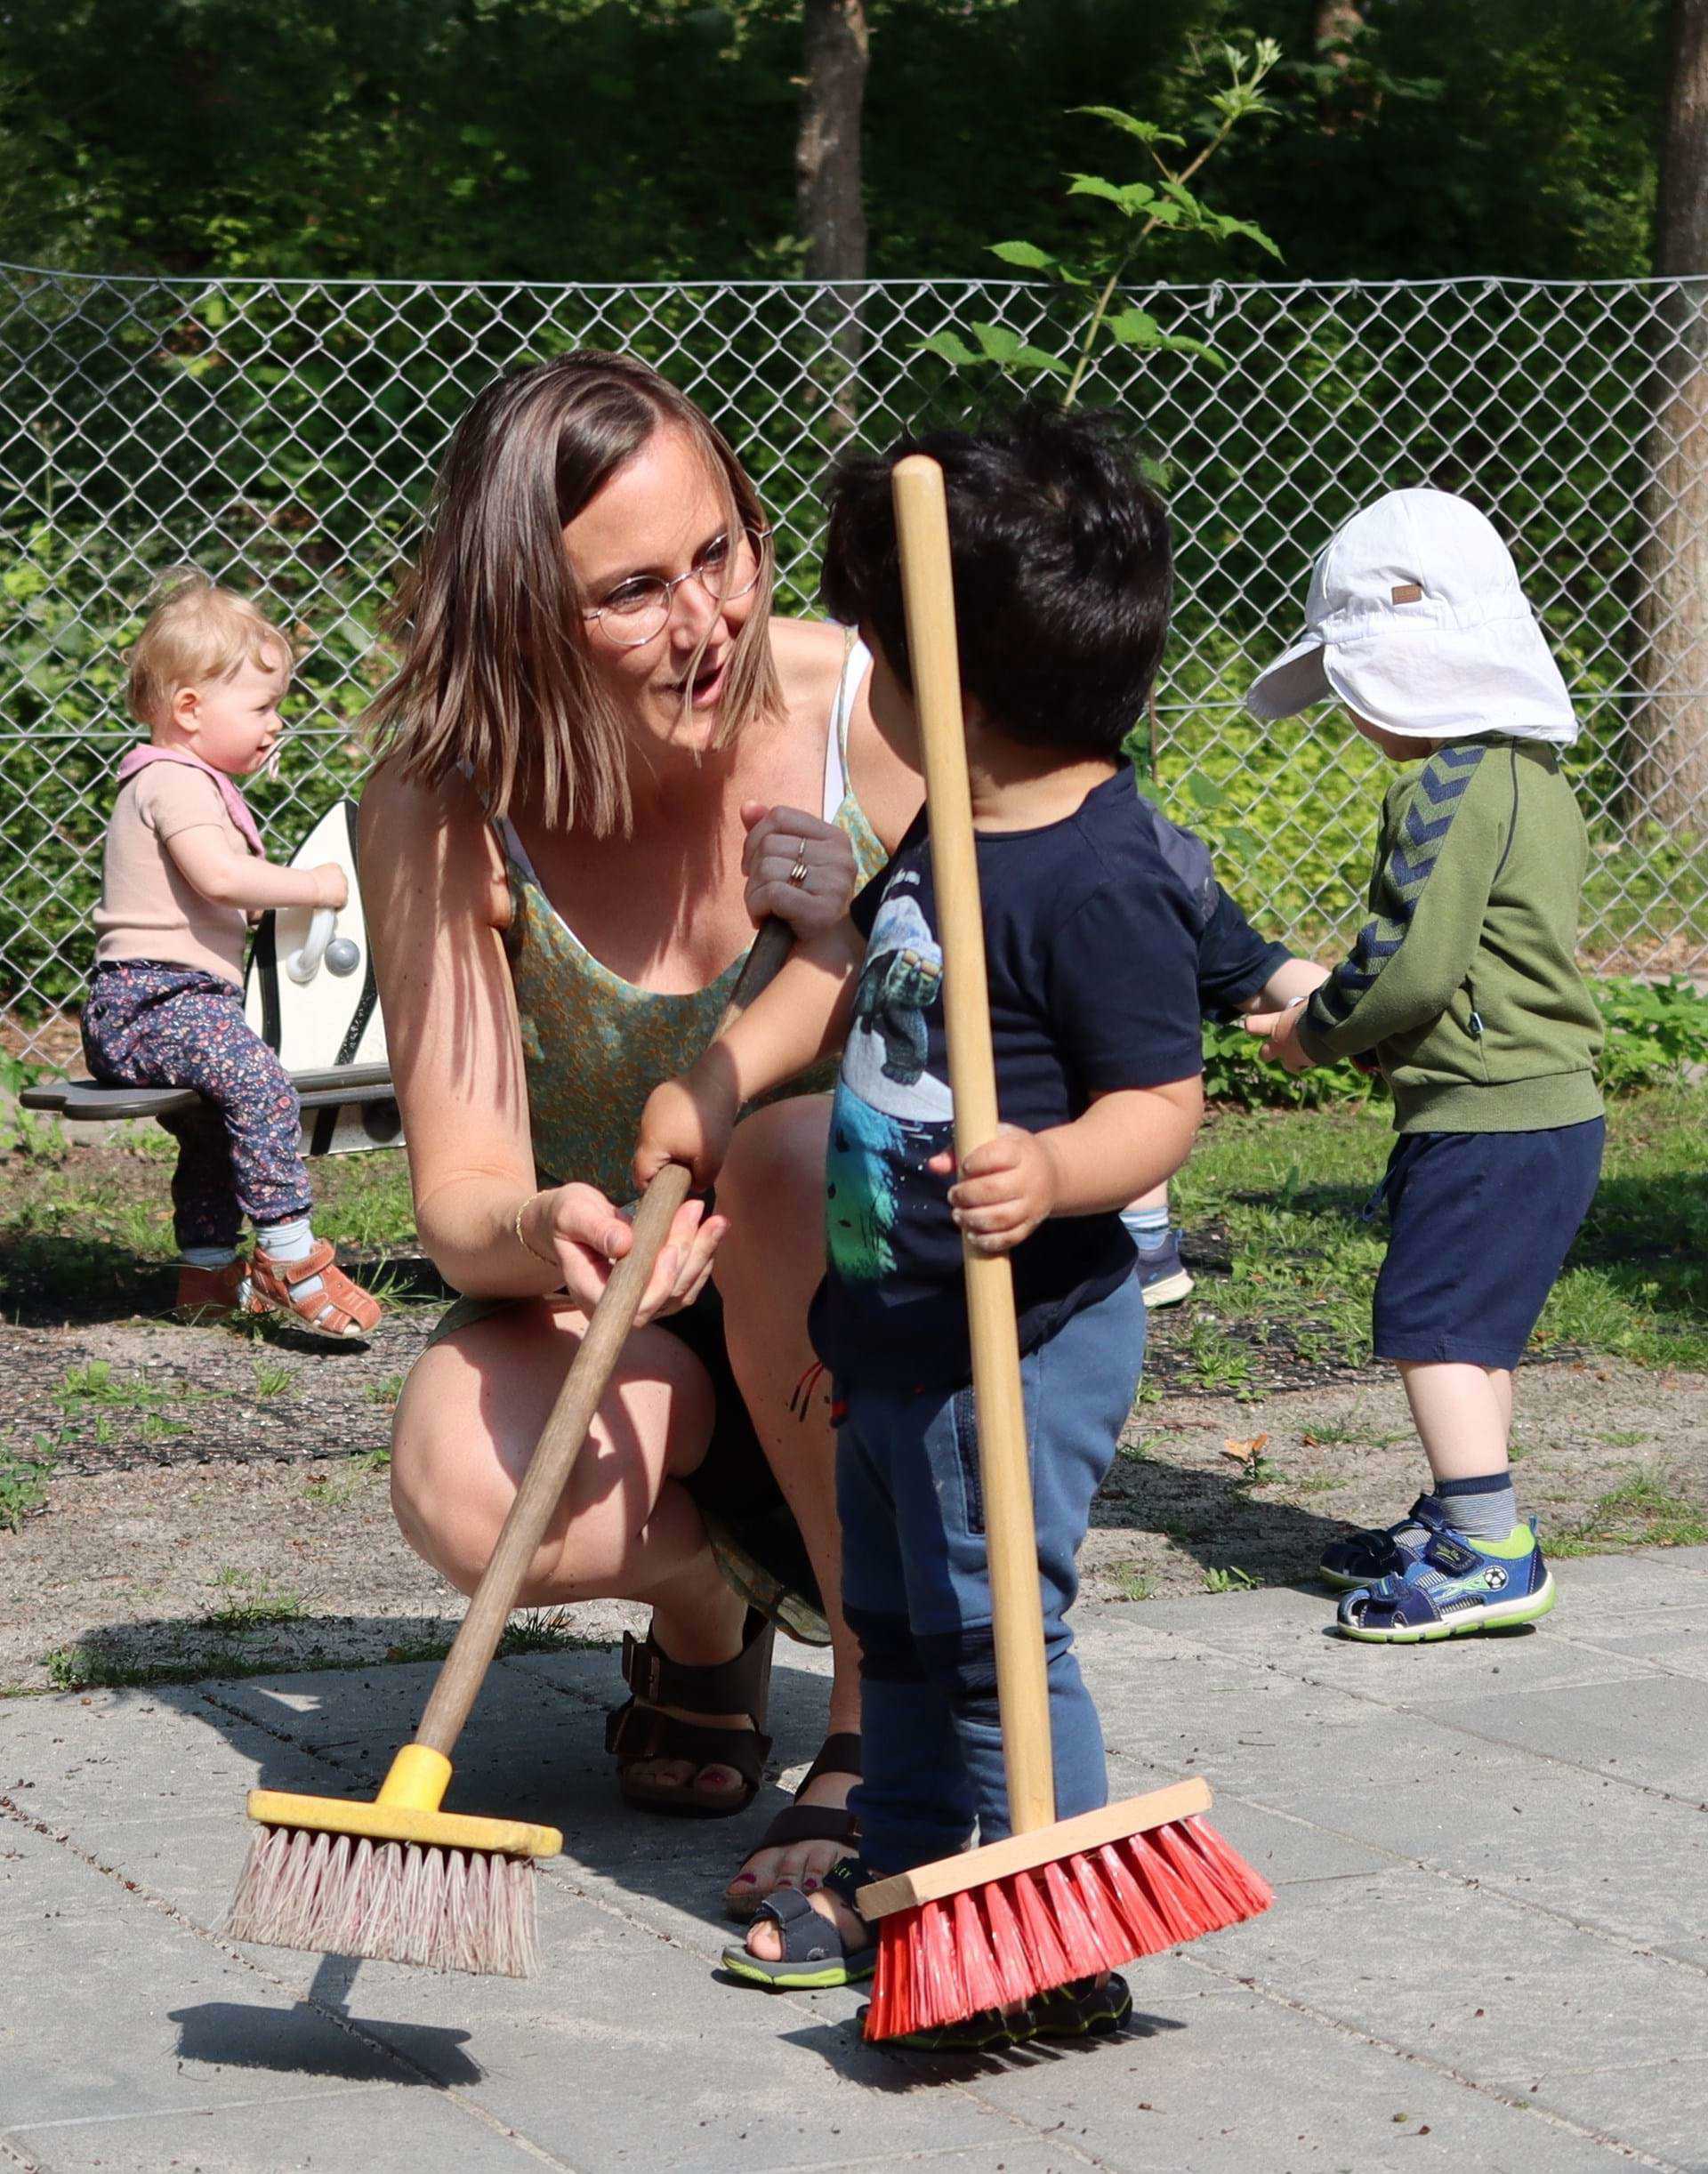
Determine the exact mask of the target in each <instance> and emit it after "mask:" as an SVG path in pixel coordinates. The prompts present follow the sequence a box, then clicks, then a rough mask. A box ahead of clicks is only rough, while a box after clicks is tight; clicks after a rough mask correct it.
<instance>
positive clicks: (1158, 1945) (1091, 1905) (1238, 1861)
mask: <svg viewBox="0 0 1708 2174" xmlns="http://www.w3.org/2000/svg"><path fill="white" fill-rule="evenodd" d="M1273 1900H1274V1896H1272V1895H1271V1893H1270V1891H1269V1887H1268V1885H1267V1884H1266V1883H1265V1882H1264V1881H1263V1880H1261V1879H1260V1878H1259V1876H1258V1875H1257V1873H1256V1872H1253V1870H1252V1868H1251V1867H1250V1865H1248V1864H1245V1862H1244V1860H1243V1859H1242V1858H1241V1857H1240V1856H1238V1855H1237V1853H1236V1852H1235V1851H1234V1850H1232V1849H1231V1848H1229V1846H1228V1844H1227V1843H1226V1842H1225V1841H1224V1840H1222V1838H1221V1835H1220V1834H1218V1833H1217V1832H1216V1831H1215V1829H1214V1828H1213V1827H1211V1826H1208V1825H1206V1824H1204V1821H1203V1820H1202V1819H1201V1818H1198V1817H1196V1816H1193V1817H1191V1818H1189V1819H1184V1820H1172V1821H1170V1822H1169V1823H1168V1824H1165V1825H1163V1826H1159V1827H1152V1828H1150V1829H1148V1831H1147V1832H1144V1833H1142V1834H1132V1835H1128V1836H1127V1837H1126V1838H1125V1839H1124V1840H1120V1841H1116V1842H1108V1843H1106V1844H1105V1845H1104V1846H1103V1847H1102V1848H1100V1849H1097V1850H1095V1851H1092V1852H1090V1853H1088V1854H1084V1855H1076V1856H1067V1857H1064V1858H1059V1859H1057V1860H1056V1861H1054V1862H1052V1863H1051V1864H1043V1865H1041V1866H1039V1867H1037V1868H1036V1869H1035V1870H1034V1871H1030V1872H1015V1873H1012V1874H1011V1875H1010V1877H1009V1878H1007V1879H1006V1880H989V1881H987V1883H986V1884H985V1885H984V1886H983V1887H978V1888H963V1890H962V1891H961V1892H960V1893H958V1894H956V1895H954V1896H950V1897H948V1898H947V1899H946V1900H945V1901H942V1902H928V1903H920V1904H916V1905H915V1906H914V1908H913V1909H911V1910H898V1911H896V1912H893V1913H892V1914H891V1915H890V1916H888V1917H885V1918H882V1919H880V1920H879V1924H878V1968H877V1974H876V1976H875V1977H874V1979H873V1984H872V2005H871V2007H870V2008H869V2009H867V2011H866V2036H867V2038H869V2039H881V2038H896V2037H899V2036H901V2035H902V2034H904V2033H907V2032H910V2031H927V2030H933V2029H936V2028H939V2026H941V2025H944V2024H949V2023H959V2022H962V2021H964V2020H965V2019H966V2018H967V2017H971V2016H976V2015H979V2014H980V2013H981V2012H983V2011H984V2010H986V2009H992V2008H1014V2007H1019V2006H1021V2005H1023V2004H1024V2003H1025V2002H1026V2001H1028V2000H1030V1999H1031V1998H1032V1997H1033V1996H1034V1995H1035V1994H1036V1993H1048V1992H1050V1991H1051V1989H1052V1988H1053V1987H1055V1986H1058V1985H1068V1984H1071V1983H1072V1982H1073V1981H1074V1980H1075V1979H1076V1978H1082V1977H1094V1976H1095V1975H1096V1974H1097V1973H1098V1972H1099V1971H1100V1970H1112V1969H1116V1966H1117V1965H1119V1964H1121V1963H1124V1962H1132V1961H1134V1960H1135V1959H1136V1958H1138V1957H1139V1956H1140V1955H1155V1954H1160V1953H1163V1952H1164V1950H1165V1949H1167V1948H1171V1947H1177V1946H1179V1945H1180V1944H1181V1943H1182V1942H1183V1941H1187V1940H1196V1939H1198V1938H1200V1937H1201V1936H1203V1935H1204V1933H1207V1932H1220V1931H1221V1930H1223V1929H1224V1928H1226V1927H1228V1926H1229V1925H1237V1924H1238V1923H1239V1922H1240V1921H1241V1920H1242V1919H1245V1918H1248V1917H1255V1916H1257V1914H1258V1913H1259V1912H1261V1911H1263V1910H1267V1909H1268V1907H1269V1904H1270V1903H1271V1902H1272V1901H1273Z"/></svg>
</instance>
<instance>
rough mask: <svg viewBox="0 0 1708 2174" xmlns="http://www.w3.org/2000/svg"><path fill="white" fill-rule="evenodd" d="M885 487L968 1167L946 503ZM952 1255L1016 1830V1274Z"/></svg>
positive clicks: (1028, 1647)
mask: <svg viewBox="0 0 1708 2174" xmlns="http://www.w3.org/2000/svg"><path fill="white" fill-rule="evenodd" d="M893 489H894V495H895V507H896V526H897V529H898V533H899V536H900V542H901V584H902V598H903V601H904V603H905V605H906V613H907V654H908V658H909V661H910V662H911V664H912V666H913V675H914V704H915V706H916V707H917V709H918V712H919V721H920V729H921V737H922V741H923V744H924V756H925V799H926V802H927V805H928V807H929V809H930V811H931V873H932V876H933V879H934V881H935V884H936V889H937V926H938V935H939V938H940V940H941V942H942V946H943V1007H944V1019H945V1023H946V1025H947V1029H948V1038H949V1086H950V1088H951V1090H952V1091H953V1093H954V1096H955V1154H956V1155H957V1157H958V1158H959V1160H961V1161H962V1162H965V1160H966V1158H967V1156H968V1155H971V1153H972V1151H973V1149H974V1148H975V1147H983V1146H984V1145H985V1143H986V1141H987V1140H988V1139H991V1137H992V1136H993V1135H994V1134H995V1131H996V1126H997V1116H996V1067H995V1060H994V1059H993V1057H992V1054H991V1043H990V999H989V994H988V990H987V984H986V979H985V933H984V924H983V920H982V917H981V915H980V913H979V860H978V854H977V850H976V848H975V846H974V843H973V833H972V795H971V787H970V786H969V785H968V782H967V741H966V728H965V725H964V723H963V718H962V714H961V668H960V662H959V658H958V656H957V653H956V648H955V587H954V581H953V577H952V572H951V567H950V560H949V520H948V506H947V500H946V498H945V495H944V489H943V471H942V470H941V469H940V468H939V466H938V464H937V463H936V462H935V461H933V460H930V459H928V458H927V457H926V456H925V455H922V454H913V455H909V456H908V457H907V458H906V460H902V461H898V462H897V463H896V467H895V471H894V477H893ZM961 1252H962V1258H963V1261H964V1262H965V1265H966V1276H967V1317H968V1325H969V1327H970V1330H971V1342H972V1389H973V1400H974V1404H975V1405H976V1408H977V1412H978V1419H979V1476H980V1478H981V1481H982V1483H983V1487H984V1496H985V1532H986V1538H987V1543H988V1547H989V1554H990V1591H991V1601H992V1608H993V1614H994V1618H995V1641H996V1692H997V1701H998V1704H999V1706H1000V1708H1001V1711H1002V1723H1003V1764H1004V1766H1005V1767H1006V1769H1007V1774H1008V1810H1009V1819H1010V1822H1011V1825H1012V1827H1013V1831H1014V1832H1015V1833H1017V1834H1027V1833H1030V1832H1032V1831H1033V1829H1035V1828H1036V1827H1047V1826H1049V1825H1051V1824H1052V1823H1053V1822H1054V1819H1055V1816H1056V1792H1055V1775H1054V1769H1053V1766H1052V1762H1051V1755H1050V1694H1049V1686H1048V1683H1047V1680H1046V1678H1045V1674H1044V1659H1043V1598H1042V1594H1041V1592H1040V1589H1039V1582H1038V1543H1037V1526H1036V1523H1035V1518H1034V1515H1033V1510H1032V1475H1031V1469H1030V1467H1029V1465H1028V1463H1027V1447H1026V1406H1025V1403H1024V1401H1023V1398H1022V1396H1021V1391H1020V1354H1019V1332H1018V1330H1017V1327H1016V1325H1015V1319H1014V1274H1013V1269H1012V1268H1011V1265H1010V1262H1009V1260H1008V1257H1007V1255H1006V1254H1001V1255H993V1254H987V1253H977V1252H974V1251H973V1250H972V1247H971V1245H970V1244H968V1242H967V1240H966V1238H965V1236H963V1238H962V1241H961Z"/></svg>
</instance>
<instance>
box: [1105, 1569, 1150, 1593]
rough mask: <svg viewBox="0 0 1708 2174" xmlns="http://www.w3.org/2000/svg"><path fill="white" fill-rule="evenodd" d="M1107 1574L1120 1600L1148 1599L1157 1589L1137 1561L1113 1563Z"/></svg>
mask: <svg viewBox="0 0 1708 2174" xmlns="http://www.w3.org/2000/svg"><path fill="white" fill-rule="evenodd" d="M1107 1576H1108V1581H1109V1584H1110V1586H1111V1588H1112V1589H1113V1590H1114V1592H1115V1596H1116V1599H1118V1600H1148V1599H1149V1598H1151V1596H1152V1594H1153V1593H1155V1591H1156V1585H1155V1583H1154V1582H1152V1580H1151V1577H1150V1575H1149V1574H1148V1572H1147V1571H1143V1570H1141V1569H1140V1567H1139V1566H1138V1564H1137V1563H1111V1564H1110V1565H1109V1567H1108V1572H1107Z"/></svg>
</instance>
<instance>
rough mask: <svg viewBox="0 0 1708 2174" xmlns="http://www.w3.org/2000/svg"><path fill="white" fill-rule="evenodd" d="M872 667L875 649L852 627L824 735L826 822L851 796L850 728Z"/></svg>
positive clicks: (831, 820)
mask: <svg viewBox="0 0 1708 2174" xmlns="http://www.w3.org/2000/svg"><path fill="white" fill-rule="evenodd" d="M871 667H872V652H871V651H870V650H869V649H868V648H866V644H865V643H864V642H863V641H862V640H860V638H859V636H858V634H857V633H856V632H854V630H853V628H852V627H850V629H849V630H848V637H847V645H846V647H845V648H844V649H843V652H842V677H841V678H840V679H839V680H837V682H836V700H835V703H834V705H833V707H832V709H831V713H830V729H829V731H828V732H827V733H826V735H825V801H824V812H825V820H826V823H830V822H834V820H835V816H836V810H837V809H839V808H840V807H841V806H842V802H843V801H844V800H846V799H847V797H848V728H849V723H850V720H851V719H852V717H853V715H854V705H855V703H856V701H857V700H858V697H859V692H860V688H861V685H862V683H863V682H864V680H865V679H866V673H867V672H869V671H870V670H871Z"/></svg>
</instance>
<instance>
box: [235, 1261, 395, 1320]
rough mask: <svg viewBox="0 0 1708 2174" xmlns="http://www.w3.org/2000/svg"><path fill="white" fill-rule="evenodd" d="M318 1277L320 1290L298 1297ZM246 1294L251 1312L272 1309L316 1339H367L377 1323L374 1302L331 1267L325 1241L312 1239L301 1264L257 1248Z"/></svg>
mask: <svg viewBox="0 0 1708 2174" xmlns="http://www.w3.org/2000/svg"><path fill="white" fill-rule="evenodd" d="M315 1276H318V1277H319V1278H320V1288H319V1290H318V1291H310V1292H306V1293H304V1294H303V1295H302V1297H299V1296H298V1295H297V1294H298V1292H300V1291H301V1290H302V1285H303V1284H306V1283H309V1282H311V1281H312V1279H313V1278H314V1277H315ZM249 1295H250V1300H251V1304H252V1307H253V1309H254V1311H255V1312H257V1313H259V1312H261V1311H262V1309H263V1308H267V1307H273V1308H277V1309H278V1311H279V1312H280V1313H284V1314H288V1315H289V1316H291V1318H292V1319H293V1320H294V1321H296V1322H299V1323H300V1324H301V1325H302V1327H304V1328H308V1329H312V1330H313V1331H314V1332H315V1333H316V1334H317V1335H318V1336H338V1337H347V1336H367V1335H368V1334H370V1333H372V1331H373V1330H374V1328H375V1325H376V1324H377V1323H378V1321H379V1318H380V1302H379V1300H377V1299H376V1298H373V1297H370V1295H369V1294H368V1293H367V1292H366V1291H364V1290H363V1289H362V1287H361V1285H360V1284H353V1283H351V1281H350V1278H349V1276H346V1275H345V1274H344V1272H343V1270H342V1268H337V1267H335V1266H334V1262H333V1257H332V1244H331V1241H330V1240H329V1239H326V1238H319V1239H317V1240H316V1242H315V1244H313V1246H312V1247H311V1248H310V1251H309V1252H308V1253H307V1255H306V1256H305V1257H304V1258H303V1259H302V1260H273V1258H272V1257H271V1255H270V1254H268V1253H263V1252H262V1250H261V1248H260V1247H259V1246H257V1247H256V1248H255V1251H254V1258H253V1259H252V1260H251V1261H250V1263H249Z"/></svg>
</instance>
